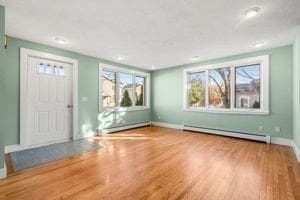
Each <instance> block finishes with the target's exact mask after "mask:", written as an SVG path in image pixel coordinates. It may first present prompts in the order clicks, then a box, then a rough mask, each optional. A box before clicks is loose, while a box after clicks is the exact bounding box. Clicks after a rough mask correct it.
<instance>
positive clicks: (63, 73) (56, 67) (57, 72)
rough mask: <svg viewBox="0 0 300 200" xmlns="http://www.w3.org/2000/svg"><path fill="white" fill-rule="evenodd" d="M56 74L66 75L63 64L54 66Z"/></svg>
mask: <svg viewBox="0 0 300 200" xmlns="http://www.w3.org/2000/svg"><path fill="white" fill-rule="evenodd" d="M54 74H55V75H56V76H64V75H65V69H64V67H63V66H60V67H58V66H54Z"/></svg>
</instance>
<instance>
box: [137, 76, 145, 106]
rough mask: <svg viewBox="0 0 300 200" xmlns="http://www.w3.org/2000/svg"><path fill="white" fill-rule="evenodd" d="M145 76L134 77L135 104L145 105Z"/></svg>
mask: <svg viewBox="0 0 300 200" xmlns="http://www.w3.org/2000/svg"><path fill="white" fill-rule="evenodd" d="M144 94H145V78H144V77H139V76H136V77H135V96H136V100H135V105H136V106H144V105H145V98H144Z"/></svg>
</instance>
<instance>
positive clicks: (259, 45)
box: [252, 42, 266, 48]
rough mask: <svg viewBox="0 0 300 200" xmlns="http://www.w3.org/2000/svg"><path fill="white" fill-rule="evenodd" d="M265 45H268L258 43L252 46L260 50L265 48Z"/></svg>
mask: <svg viewBox="0 0 300 200" xmlns="http://www.w3.org/2000/svg"><path fill="white" fill-rule="evenodd" d="M265 44H266V43H264V42H257V43H255V44H253V45H252V46H253V47H255V48H259V47H262V46H264V45H265Z"/></svg>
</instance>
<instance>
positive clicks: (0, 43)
mask: <svg viewBox="0 0 300 200" xmlns="http://www.w3.org/2000/svg"><path fill="white" fill-rule="evenodd" d="M4 34H5V9H4V7H2V6H1V5H0V169H1V168H3V163H4V162H3V161H4V123H3V119H4V115H3V114H2V113H4V108H5V107H4V104H5V102H4V101H5V99H4Z"/></svg>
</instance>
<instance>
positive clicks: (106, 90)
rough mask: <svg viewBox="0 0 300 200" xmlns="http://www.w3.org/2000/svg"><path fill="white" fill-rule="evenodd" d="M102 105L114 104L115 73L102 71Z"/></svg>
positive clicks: (112, 105) (113, 105)
mask: <svg viewBox="0 0 300 200" xmlns="http://www.w3.org/2000/svg"><path fill="white" fill-rule="evenodd" d="M102 105H103V107H115V106H116V73H115V72H109V71H102Z"/></svg>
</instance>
